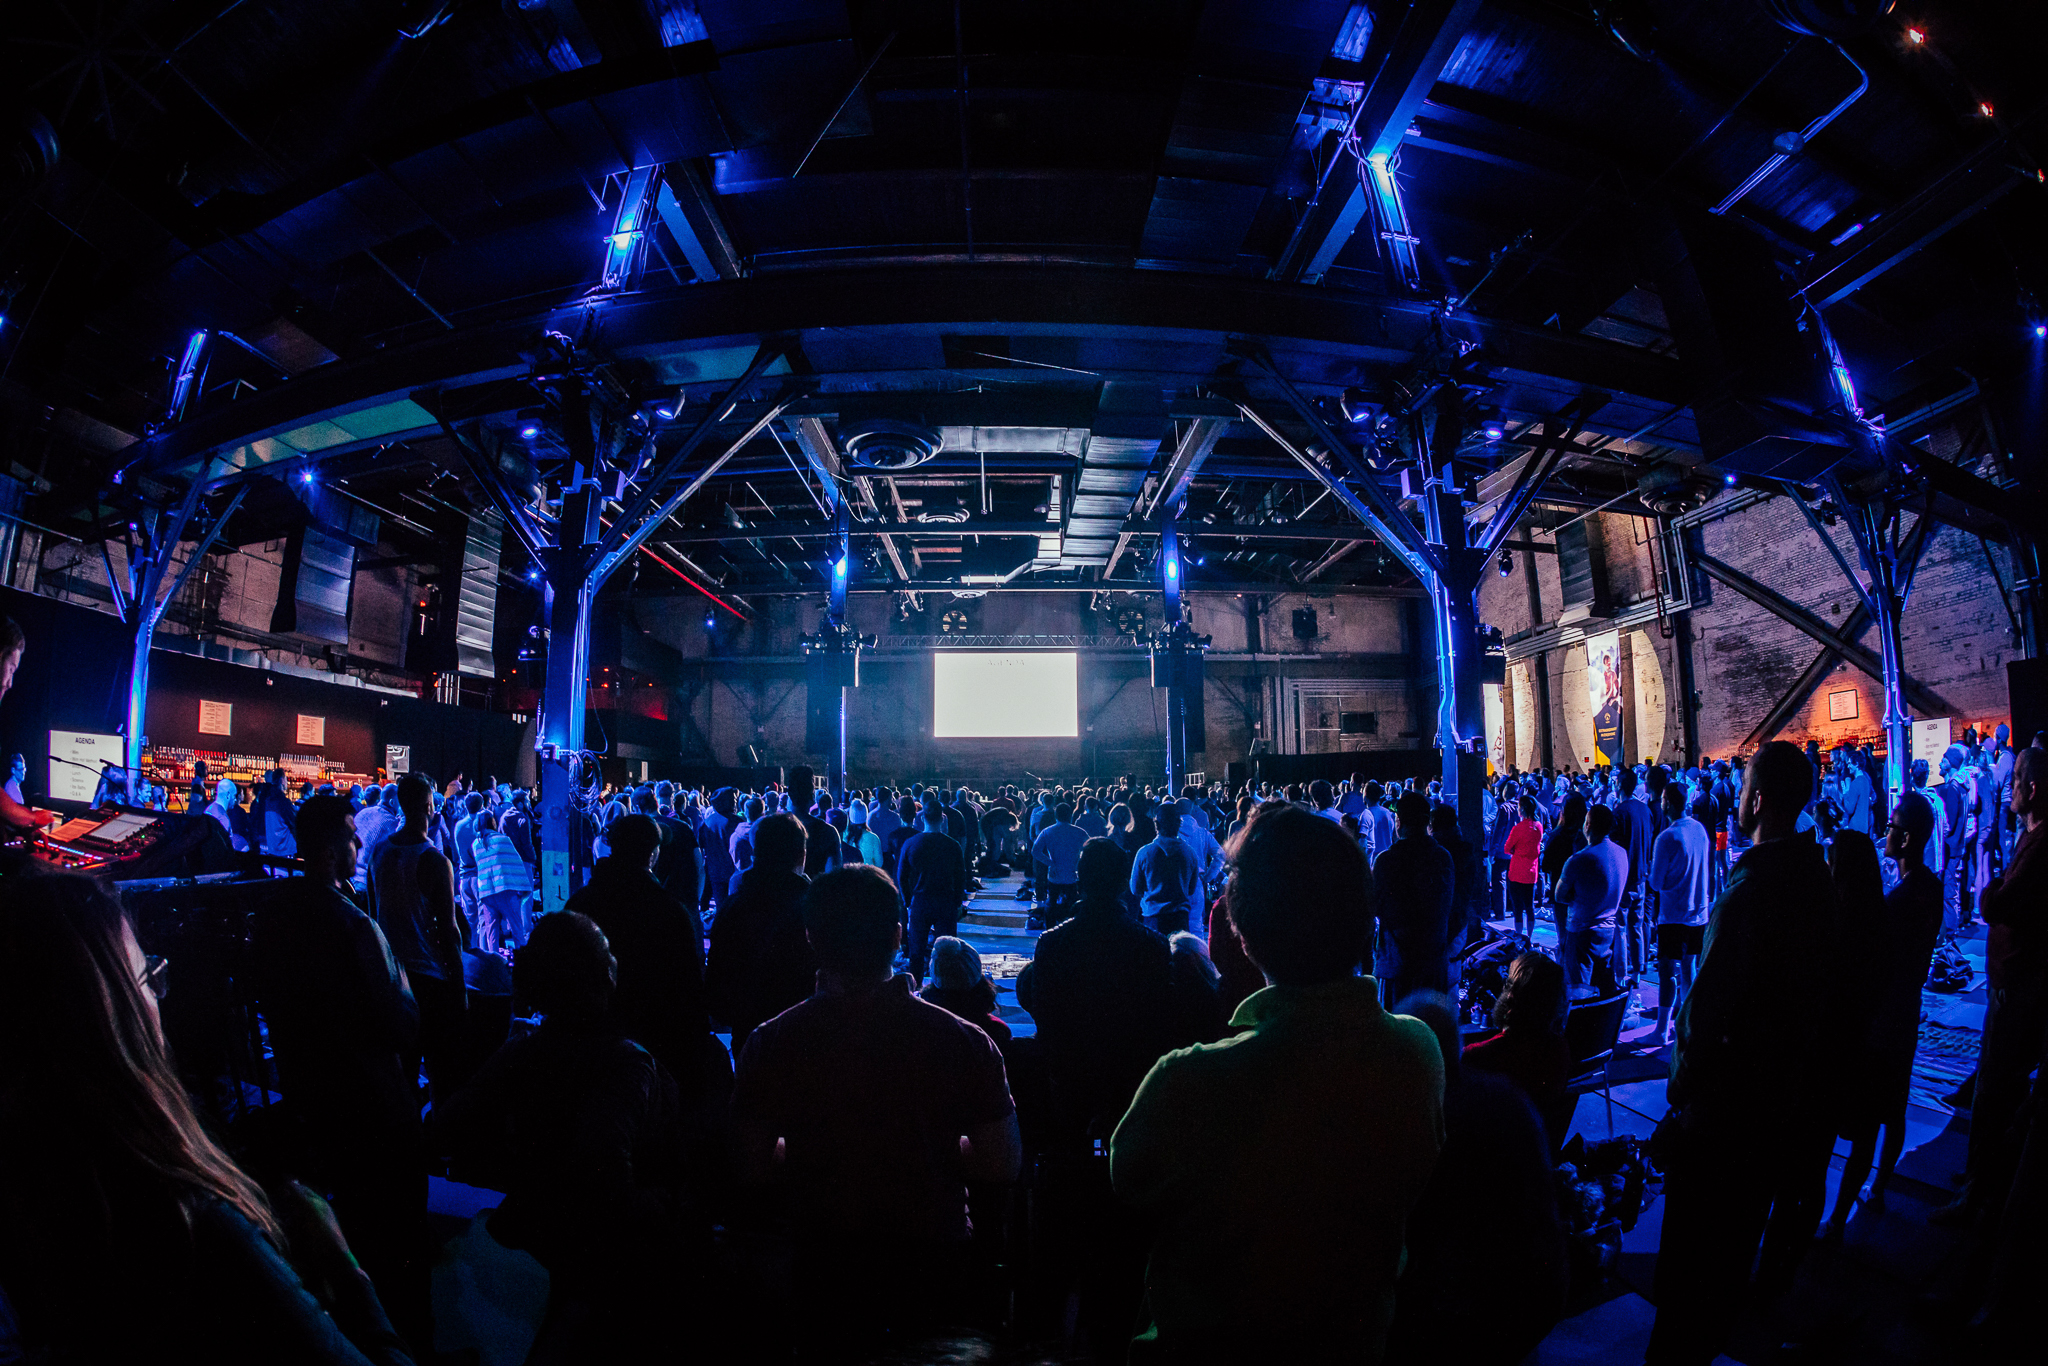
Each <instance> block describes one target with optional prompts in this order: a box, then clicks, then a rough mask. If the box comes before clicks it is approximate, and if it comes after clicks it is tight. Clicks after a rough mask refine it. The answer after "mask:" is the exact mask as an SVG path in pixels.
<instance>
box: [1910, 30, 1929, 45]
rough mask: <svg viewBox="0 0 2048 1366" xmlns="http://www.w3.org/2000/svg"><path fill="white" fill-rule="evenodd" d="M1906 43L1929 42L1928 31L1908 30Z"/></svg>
mask: <svg viewBox="0 0 2048 1366" xmlns="http://www.w3.org/2000/svg"><path fill="white" fill-rule="evenodd" d="M1906 41H1907V42H1909V43H1914V44H1919V43H1924V42H1926V41H1927V31H1926V30H1925V29H1918V28H1909V29H1907V30H1906Z"/></svg>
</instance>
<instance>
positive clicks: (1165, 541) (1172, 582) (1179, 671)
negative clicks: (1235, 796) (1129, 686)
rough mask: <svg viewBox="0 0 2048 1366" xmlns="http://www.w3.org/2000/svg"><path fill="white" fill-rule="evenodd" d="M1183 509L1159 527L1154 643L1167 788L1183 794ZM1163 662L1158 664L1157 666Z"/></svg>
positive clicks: (1185, 634) (1185, 735) (1185, 697)
mask: <svg viewBox="0 0 2048 1366" xmlns="http://www.w3.org/2000/svg"><path fill="white" fill-rule="evenodd" d="M1179 518H1180V509H1179V508H1178V507H1177V506H1176V507H1169V508H1168V509H1167V511H1166V521H1165V523H1164V524H1163V525H1162V526H1161V527H1160V531H1159V587H1160V592H1161V593H1162V595H1163V611H1162V613H1161V616H1162V620H1161V622H1160V640H1159V641H1158V643H1157V644H1155V645H1154V646H1153V652H1154V654H1155V656H1158V657H1160V658H1161V659H1162V660H1163V669H1164V672H1165V675H1166V791H1167V795H1168V796H1169V797H1177V796H1179V795H1180V789H1181V786H1182V784H1184V783H1185V782H1186V781H1187V775H1188V733H1187V707H1188V695H1187V683H1186V673H1185V670H1184V668H1183V665H1184V663H1185V661H1186V659H1187V652H1188V625H1187V622H1186V621H1185V620H1183V619H1182V613H1181V605H1180V591H1181V560H1180V525H1179ZM1159 667H1161V666H1159V665H1155V669H1157V668H1159Z"/></svg>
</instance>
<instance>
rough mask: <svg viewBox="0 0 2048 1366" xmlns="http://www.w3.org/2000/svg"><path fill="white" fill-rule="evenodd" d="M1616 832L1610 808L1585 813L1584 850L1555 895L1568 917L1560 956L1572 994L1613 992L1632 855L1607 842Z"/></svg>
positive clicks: (1569, 862)
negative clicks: (1619, 924) (1616, 947)
mask: <svg viewBox="0 0 2048 1366" xmlns="http://www.w3.org/2000/svg"><path fill="white" fill-rule="evenodd" d="M1613 832H1614V812H1613V811H1612V810H1610V809H1609V808H1608V807H1606V806H1604V805H1596V806H1594V807H1593V809H1592V810H1590V811H1588V812H1587V813H1586V847H1585V848H1583V849H1581V850H1579V851H1578V852H1577V853H1576V854H1573V855H1572V856H1571V857H1570V858H1568V859H1566V860H1565V865H1564V871H1563V872H1562V873H1561V874H1559V875H1558V879H1557V889H1556V891H1555V892H1554V893H1553V897H1552V899H1553V900H1554V901H1555V903H1556V905H1557V907H1558V909H1559V910H1560V912H1562V914H1563V916H1564V925H1563V930H1562V935H1561V938H1562V944H1561V945H1560V947H1561V948H1562V949H1563V953H1562V954H1561V955H1560V956H1561V957H1562V958H1563V959H1564V970H1565V981H1566V982H1568V983H1569V984H1570V987H1571V992H1572V994H1573V995H1574V996H1581V997H1583V996H1604V995H1606V994H1607V993H1608V992H1610V991H1612V990H1614V988H1615V978H1614V931H1615V921H1616V917H1617V915H1618V914H1619V912H1620V910H1621V894H1622V890H1623V889H1624V888H1625V887H1627V886H1628V854H1627V852H1626V851H1625V850H1623V849H1622V847H1621V846H1620V845H1618V844H1616V843H1615V842H1614V841H1613V840H1611V839H1609V838H1608V836H1609V835H1610V834H1612V833H1613Z"/></svg>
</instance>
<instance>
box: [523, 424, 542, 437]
mask: <svg viewBox="0 0 2048 1366" xmlns="http://www.w3.org/2000/svg"><path fill="white" fill-rule="evenodd" d="M519 434H520V435H521V436H523V437H525V438H526V439H527V440H529V441H530V440H532V439H533V438H534V437H536V436H539V435H540V425H539V424H538V423H533V422H529V423H527V424H526V425H525V426H524V427H521V428H520V429H519Z"/></svg>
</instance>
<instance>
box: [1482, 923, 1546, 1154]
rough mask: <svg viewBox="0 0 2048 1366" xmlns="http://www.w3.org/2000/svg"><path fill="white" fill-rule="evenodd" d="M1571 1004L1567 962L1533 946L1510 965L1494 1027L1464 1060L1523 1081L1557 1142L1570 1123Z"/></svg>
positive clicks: (1495, 1007) (1495, 1006)
mask: <svg viewBox="0 0 2048 1366" xmlns="http://www.w3.org/2000/svg"><path fill="white" fill-rule="evenodd" d="M1569 1004H1570V999H1569V997H1568V995H1567V993H1566V990H1565V976H1564V968H1563V967H1562V966H1560V965H1559V963H1558V962H1557V960H1556V959H1554V958H1552V957H1550V956H1549V955H1548V954H1545V953H1541V952H1538V951H1536V950H1531V951H1530V952H1528V953H1524V954H1521V955H1520V956H1518V957H1517V958H1516V959H1515V961H1514V962H1512V963H1510V964H1509V965H1508V980H1507V982H1506V984H1505V985H1504V986H1502V987H1501V992H1500V996H1499V997H1498V998H1497V999H1496V1000H1495V1001H1494V1003H1493V1015H1492V1017H1491V1021H1490V1022H1491V1023H1492V1025H1493V1028H1494V1032H1493V1033H1491V1034H1489V1035H1487V1036H1486V1037H1485V1038H1483V1039H1477V1040H1474V1041H1473V1042H1472V1043H1469V1044H1467V1045H1465V1052H1464V1055H1463V1056H1464V1062H1465V1063H1466V1065H1467V1066H1471V1067H1477V1068H1480V1069H1481V1070H1483V1071H1487V1072H1498V1073H1500V1074H1501V1075H1502V1076H1505V1077H1507V1078H1508V1079H1509V1080H1510V1081H1513V1082H1514V1083H1515V1084H1516V1085H1518V1086H1520V1087H1521V1088H1522V1090H1523V1092H1524V1093H1525V1094H1527V1095H1528V1097H1529V1100H1530V1102H1531V1103H1532V1104H1534V1105H1535V1107H1536V1113H1537V1114H1539V1115H1541V1116H1542V1117H1543V1124H1544V1127H1545V1128H1546V1129H1548V1130H1549V1131H1550V1143H1551V1146H1552V1147H1553V1148H1554V1147H1556V1146H1557V1145H1558V1144H1559V1143H1560V1142H1562V1141H1563V1139H1564V1134H1565V1130H1566V1129H1568V1128H1569V1127H1570V1126H1571V1113H1570V1111H1569V1109H1568V1108H1567V1106H1568V1104H1569V1101H1570V1097H1569V1096H1567V1095H1566V1094H1565V1089H1564V1088H1565V1083H1566V1082H1567V1081H1569V1080H1570V1076H1569V1075H1568V1074H1569V1073H1570V1071H1571V1050H1570V1049H1568V1048H1567V1047H1566V1046H1565V1041H1564V1018H1565V1012H1566V1010H1567V1008H1568V1006H1569Z"/></svg>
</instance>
